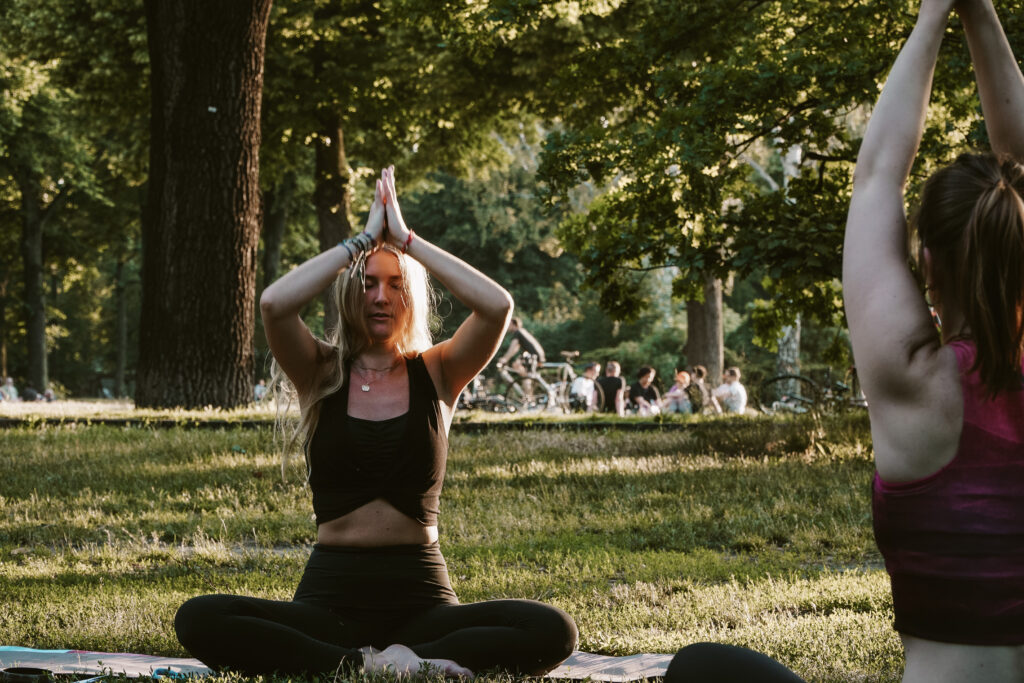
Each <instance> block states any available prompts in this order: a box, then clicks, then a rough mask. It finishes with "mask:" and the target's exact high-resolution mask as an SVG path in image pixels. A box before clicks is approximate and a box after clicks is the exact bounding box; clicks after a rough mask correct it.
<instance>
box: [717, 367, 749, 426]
mask: <svg viewBox="0 0 1024 683" xmlns="http://www.w3.org/2000/svg"><path fill="white" fill-rule="evenodd" d="M714 398H715V400H716V401H718V405H720V406H721V407H722V412H723V413H733V414H735V415H742V414H743V413H744V412H746V410H747V389H746V388H745V387H744V386H743V385H742V384H741V383H740V369H739V368H737V367H731V368H729V369H728V370H726V371H725V372H724V373H722V384H721V385H720V386H719V387H718V388H717V389H715V392H714Z"/></svg>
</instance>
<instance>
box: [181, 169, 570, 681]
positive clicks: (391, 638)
mask: <svg viewBox="0 0 1024 683" xmlns="http://www.w3.org/2000/svg"><path fill="white" fill-rule="evenodd" d="M427 271H429V272H430V273H431V274H432V275H434V276H435V277H436V278H437V279H439V280H440V281H441V282H442V283H443V284H444V285H445V286H446V287H447V288H448V290H449V291H450V292H451V293H452V294H453V295H454V296H455V297H457V298H458V299H459V300H460V301H461V302H462V303H464V304H466V306H467V307H468V308H469V309H470V310H471V314H470V316H469V318H467V319H466V321H465V322H463V323H462V325H461V326H460V327H459V329H458V331H457V332H456V333H455V335H454V336H453V337H452V338H451V339H448V340H446V341H442V342H439V343H437V344H433V343H432V342H431V339H430V333H429V322H430V317H431V311H430V296H429V284H428V279H427ZM332 284H333V292H334V301H335V304H336V306H337V309H338V314H339V324H338V327H337V329H336V330H335V331H334V333H333V334H331V335H329V337H328V339H327V340H321V339H316V338H314V337H313V336H312V334H311V333H310V332H309V329H308V328H307V327H306V325H305V324H304V323H303V322H302V319H301V318H300V317H299V314H300V311H301V310H302V309H303V308H304V307H305V306H306V304H308V303H309V302H310V301H312V300H313V299H314V298H316V297H317V296H319V295H320V293H321V292H322V291H323V290H324V289H326V288H327V287H328V286H330V285H332ZM260 308H261V311H262V313H263V324H264V327H265V329H266V333H267V340H268V342H269V344H270V348H271V351H272V352H273V354H274V365H275V382H278V381H280V382H281V383H282V385H283V387H284V388H286V389H290V390H294V392H295V393H296V395H297V396H298V399H299V405H300V408H301V421H300V424H299V427H298V430H297V432H296V438H297V440H298V442H299V443H303V444H304V448H305V453H306V464H307V471H308V481H309V484H310V488H311V490H312V492H313V508H314V511H315V513H316V521H317V525H318V526H317V538H318V543H317V544H316V545H315V546H314V548H313V552H312V554H311V556H310V558H309V562H308V563H307V565H306V569H305V571H304V573H303V576H302V580H301V581H300V583H299V586H298V588H297V590H296V592H295V597H294V598H293V599H292V600H291V601H274V600H264V599H260V598H253V597H242V596H231V595H205V596H200V597H197V598H193V599H191V600H189V601H188V602H186V603H185V604H184V605H182V606H181V608H180V609H179V610H178V614H177V616H176V617H175V622H174V625H175V630H176V631H177V634H178V639H179V640H180V641H181V643H182V644H183V645H184V646H185V647H186V648H187V649H188V650H189V652H191V653H192V654H193V655H194V656H196V657H197V658H199V659H201V660H202V661H203V662H205V663H206V664H207V665H209V666H211V667H212V668H214V669H217V670H233V671H237V672H240V673H242V674H245V675H250V676H251V675H259V674H270V673H277V674H281V675H299V676H302V675H310V674H321V673H330V672H336V671H338V670H339V669H346V670H350V671H351V670H356V669H359V668H360V667H362V668H363V669H364V670H365V671H368V672H379V671H385V670H389V671H393V672H395V673H398V674H406V673H416V672H418V671H419V670H420V668H421V666H422V665H423V664H425V663H426V664H430V665H433V666H435V667H437V668H439V669H441V670H442V671H443V672H444V673H446V674H448V675H456V676H468V675H472V673H473V672H479V671H482V670H487V669H503V670H507V671H510V672H513V673H518V674H526V675H540V674H543V673H546V672H547V671H550V670H551V669H553V668H554V667H555V666H557V665H558V664H559V663H561V662H562V661H563V660H564V659H565V658H566V657H568V656H569V654H570V653H571V652H572V650H573V647H574V646H575V643H576V636H577V632H576V625H575V623H574V622H573V620H572V618H571V617H570V616H569V615H568V614H566V613H565V612H563V611H562V610H560V609H557V608H555V607H552V606H550V605H546V604H543V603H540V602H534V601H531V600H492V601H487V602H482V603H475V604H468V605H462V604H459V601H458V598H457V597H456V595H455V592H454V591H453V590H452V587H451V583H450V582H449V579H448V571H447V567H446V565H445V560H444V557H443V556H442V555H441V551H440V547H439V545H438V541H437V517H438V512H439V497H440V493H441V486H442V484H443V481H444V474H445V465H446V459H447V454H448V428H449V426H450V425H451V419H452V413H453V411H454V406H455V405H456V401H457V399H458V396H459V394H460V393H461V391H462V389H463V387H465V385H466V384H468V383H469V382H470V380H472V378H473V377H475V376H476V375H477V373H479V372H480V370H482V369H483V367H484V366H485V365H486V364H487V363H488V362H489V361H490V359H491V358H492V357H493V356H494V353H495V351H496V350H497V348H498V345H499V343H500V342H501V339H502V337H503V335H504V333H505V329H506V327H507V325H508V320H509V317H510V316H511V313H512V299H511V297H510V296H509V294H508V292H506V291H505V290H504V289H503V288H502V287H501V286H499V285H498V284H497V283H495V282H494V281H493V280H491V279H489V278H488V277H486V276H485V275H483V274H481V273H480V272H478V271H476V270H475V269H473V268H472V267H470V266H469V265H467V264H465V263H464V262H462V261H460V260H459V259H457V258H455V257H454V256H452V255H451V254H448V253H447V252H445V251H443V250H441V249H439V248H438V247H436V246H434V245H432V244H430V243H429V242H427V241H426V240H424V239H422V238H421V237H419V236H417V235H414V233H413V232H412V231H411V230H409V229H408V228H407V227H406V225H405V222H404V220H403V219H402V214H401V211H400V210H399V207H398V203H397V200H396V193H395V185H394V168H393V167H391V168H388V169H385V170H384V171H383V172H382V174H381V178H380V179H379V180H378V181H377V187H376V193H375V196H374V201H373V205H372V206H371V208H370V215H369V218H368V220H367V224H366V229H365V230H364V231H363V232H362V233H361V234H359V235H357V236H356V237H353V238H351V239H348V240H345V241H344V242H342V243H340V244H339V245H338V246H337V247H335V248H333V249H330V250H328V251H326V252H324V253H322V254H320V255H319V256H316V257H314V258H312V259H310V260H309V261H307V262H306V263H304V264H302V265H301V266H299V267H298V268H296V269H294V270H293V271H291V272H290V273H288V274H287V275H285V276H284V277H282V278H281V279H279V280H278V281H277V282H275V283H274V284H273V285H271V286H270V287H268V288H267V289H266V290H265V291H264V292H263V296H262V298H261V300H260Z"/></svg>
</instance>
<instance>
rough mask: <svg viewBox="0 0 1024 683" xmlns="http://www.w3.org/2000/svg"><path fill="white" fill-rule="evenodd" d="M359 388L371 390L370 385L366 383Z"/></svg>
mask: <svg viewBox="0 0 1024 683" xmlns="http://www.w3.org/2000/svg"><path fill="white" fill-rule="evenodd" d="M359 388H360V389H362V390H363V391H369V390H370V385H369V384H364V385H363V386H361V387H359Z"/></svg>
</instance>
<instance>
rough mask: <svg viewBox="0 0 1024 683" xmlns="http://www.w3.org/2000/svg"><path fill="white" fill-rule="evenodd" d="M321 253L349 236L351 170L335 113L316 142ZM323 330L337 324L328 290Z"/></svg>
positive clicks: (326, 118)
mask: <svg viewBox="0 0 1024 683" xmlns="http://www.w3.org/2000/svg"><path fill="white" fill-rule="evenodd" d="M313 201H314V203H315V205H316V219H317V224H318V226H319V237H320V251H326V250H327V249H330V248H331V247H333V246H335V245H337V244H338V242H340V241H341V240H343V239H345V238H346V237H348V236H349V235H351V234H352V169H351V168H349V166H348V160H347V159H346V158H345V138H344V137H343V135H342V130H341V123H340V121H339V117H338V115H337V114H336V113H331V114H326V115H324V116H323V117H322V128H321V130H320V133H319V135H318V136H317V141H316V189H315V190H314V191H313ZM323 300H324V330H325V331H327V330H331V329H333V328H334V327H335V326H337V324H338V311H337V310H336V309H335V307H334V301H333V300H332V299H331V291H330V289H328V290H327V291H326V292H324V297H323Z"/></svg>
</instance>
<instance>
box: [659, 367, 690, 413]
mask: <svg viewBox="0 0 1024 683" xmlns="http://www.w3.org/2000/svg"><path fill="white" fill-rule="evenodd" d="M689 386H690V373H688V372H687V371H686V370H680V369H678V368H676V381H675V383H674V384H673V385H672V387H671V388H670V389H669V390H668V391H666V392H665V396H663V397H662V399H661V410H662V412H665V413H683V414H684V415H689V414H691V413H692V412H693V404H691V403H690V397H689V396H687V395H686V389H687V387H689Z"/></svg>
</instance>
